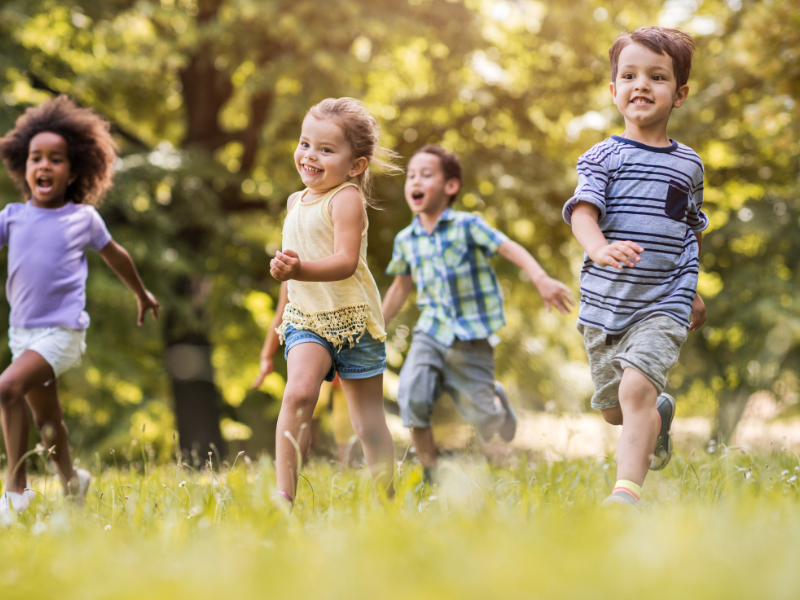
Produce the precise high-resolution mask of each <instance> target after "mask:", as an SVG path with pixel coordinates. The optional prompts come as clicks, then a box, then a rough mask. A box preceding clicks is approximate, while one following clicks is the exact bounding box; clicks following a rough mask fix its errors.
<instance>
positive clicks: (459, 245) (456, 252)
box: [441, 237, 469, 269]
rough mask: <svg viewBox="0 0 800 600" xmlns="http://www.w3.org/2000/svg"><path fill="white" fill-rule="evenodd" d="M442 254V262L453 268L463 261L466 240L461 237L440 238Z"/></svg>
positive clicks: (466, 247)
mask: <svg viewBox="0 0 800 600" xmlns="http://www.w3.org/2000/svg"><path fill="white" fill-rule="evenodd" d="M441 243H442V254H443V255H444V263H445V264H446V265H447V266H448V267H450V268H451V269H454V268H456V267H458V266H459V265H461V264H463V262H464V255H465V254H466V253H467V250H468V247H469V246H468V244H467V241H466V240H465V239H463V238H461V237H458V238H456V239H455V240H452V241H450V240H442V242H441Z"/></svg>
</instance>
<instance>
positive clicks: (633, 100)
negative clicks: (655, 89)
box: [631, 96, 654, 104]
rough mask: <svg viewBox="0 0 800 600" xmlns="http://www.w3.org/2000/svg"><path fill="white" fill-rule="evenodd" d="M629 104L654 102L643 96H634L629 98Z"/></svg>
mask: <svg viewBox="0 0 800 600" xmlns="http://www.w3.org/2000/svg"><path fill="white" fill-rule="evenodd" d="M631 104H654V102H653V101H652V100H650V99H649V98H644V97H643V96H635V97H634V98H631Z"/></svg>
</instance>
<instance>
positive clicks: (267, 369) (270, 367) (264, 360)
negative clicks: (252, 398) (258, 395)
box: [251, 354, 275, 390]
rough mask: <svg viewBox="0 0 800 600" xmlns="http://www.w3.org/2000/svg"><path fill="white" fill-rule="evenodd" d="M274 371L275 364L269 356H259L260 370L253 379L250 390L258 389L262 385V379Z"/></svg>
mask: <svg viewBox="0 0 800 600" xmlns="http://www.w3.org/2000/svg"><path fill="white" fill-rule="evenodd" d="M274 370H275V363H274V361H273V360H272V357H271V356H264V355H263V354H262V355H261V370H260V371H259V372H258V375H256V378H255V379H253V383H252V386H251V387H252V388H253V389H254V390H255V389H258V388H259V387H260V386H261V384H262V383H264V378H265V377H266V376H267V375H269V374H270V373H272V372H273V371H274Z"/></svg>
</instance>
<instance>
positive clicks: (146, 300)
mask: <svg viewBox="0 0 800 600" xmlns="http://www.w3.org/2000/svg"><path fill="white" fill-rule="evenodd" d="M136 303H137V304H138V305H139V319H138V321H137V323H138V324H139V326H141V325H144V316H145V314H147V311H148V310H149V311H150V312H151V313H153V320H154V321H158V311H160V310H161V305H160V304H159V303H158V300H156V297H155V296H153V294H151V293H150V292H149V291H147V290H145V291H144V296H140V297H137V298H136Z"/></svg>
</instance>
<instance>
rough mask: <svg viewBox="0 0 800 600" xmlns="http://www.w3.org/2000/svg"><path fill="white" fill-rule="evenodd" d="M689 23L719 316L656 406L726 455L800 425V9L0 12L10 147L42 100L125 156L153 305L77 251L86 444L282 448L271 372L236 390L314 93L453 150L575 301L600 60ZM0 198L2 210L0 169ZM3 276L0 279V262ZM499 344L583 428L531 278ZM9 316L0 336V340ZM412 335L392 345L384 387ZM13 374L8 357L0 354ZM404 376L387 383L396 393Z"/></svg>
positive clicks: (647, 0)
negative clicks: (768, 429)
mask: <svg viewBox="0 0 800 600" xmlns="http://www.w3.org/2000/svg"><path fill="white" fill-rule="evenodd" d="M653 23H660V24H664V25H670V26H680V27H682V28H684V29H686V30H687V31H689V32H691V33H693V34H694V35H695V40H696V42H697V46H698V50H697V54H696V59H695V65H694V69H693V72H692V78H691V80H690V82H689V85H690V89H691V92H690V98H689V101H688V102H687V104H686V105H685V106H684V107H683V108H682V109H680V110H679V111H678V112H677V113H676V114H675V115H674V118H673V121H672V123H671V129H670V135H671V136H672V137H674V138H676V139H679V140H680V141H682V142H683V143H685V144H687V145H689V146H692V147H693V148H695V150H697V151H698V152H699V153H700V155H701V156H702V157H703V159H704V161H705V164H706V178H707V181H706V202H707V204H706V210H707V211H708V213H709V215H710V217H711V223H712V226H711V228H710V230H709V231H708V232H707V234H706V237H705V242H704V256H703V267H704V272H703V274H702V275H701V281H700V290H701V292H702V293H703V295H704V297H705V299H706V303H707V306H708V313H709V322H708V325H707V326H706V327H705V328H704V330H703V331H702V333H700V334H693V335H692V336H690V338H691V339H690V341H689V343H688V344H687V346H686V348H685V349H684V353H683V357H684V360H682V361H681V364H680V365H679V367H678V368H676V370H675V371H674V372H673V374H672V376H671V381H670V385H671V387H672V389H673V390H674V391H675V392H676V393H677V394H679V395H681V413H682V414H698V415H707V416H715V417H716V418H717V422H718V430H719V431H718V433H719V435H722V436H725V437H727V436H729V435H730V433H731V432H732V430H733V427H734V426H735V424H736V421H737V420H738V418H739V416H740V415H741V412H742V410H743V408H744V404H745V403H746V400H747V398H748V397H749V396H750V395H751V394H752V393H753V392H754V391H758V390H769V391H771V392H772V393H773V394H775V397H776V399H777V400H778V401H779V402H781V403H783V404H784V405H785V406H786V407H787V409H789V411H791V410H792V407H794V406H796V405H797V401H798V395H797V394H798V385H800V384H799V383H798V378H797V376H796V373H797V366H798V365H797V362H798V352H797V346H798V345H797V341H798V337H800V320H799V319H798V303H797V302H798V301H797V297H798V295H797V293H796V291H797V286H798V275H797V269H796V267H797V264H796V262H797V256H798V253H799V252H800V248H799V247H798V242H797V240H798V239H800V238H799V237H798V228H799V227H800V222H799V221H798V217H800V207H798V206H797V192H798V186H799V185H800V182H799V180H798V173H800V165H799V164H798V160H799V159H798V157H800V131H799V130H798V128H799V126H798V123H799V122H800V121H799V117H800V115H799V114H798V107H797V105H796V98H798V87H799V86H800V50H799V49H800V2H798V1H797V0H772V1H771V2H755V1H747V0H741V1H739V0H727V1H721V0H704V1H703V2H699V1H694V0H668V1H667V2H660V1H655V0H644V1H639V2H635V3H634V2H630V1H623V0H617V1H611V2H599V1H590V0H575V1H570V2H556V1H554V0H547V1H539V2H536V1H532V0H517V1H512V0H463V1H459V0H455V1H449V0H408V1H402V2H396V1H394V0H370V1H369V2H366V1H363V0H362V1H356V0H331V1H330V2H327V3H326V4H325V9H324V10H320V8H319V5H318V3H315V2H286V1H283V0H160V1H157V0H138V1H133V0H104V1H100V0H81V1H79V2H78V1H76V2H69V1H60V2H55V1H47V0H41V1H40V0H28V1H23V0H10V1H8V2H5V3H4V4H3V5H2V7H0V130H2V131H3V132H4V131H7V130H8V129H9V128H10V127H11V126H12V125H13V122H14V120H15V119H16V118H17V117H18V116H19V115H20V114H21V113H22V112H23V111H24V109H25V108H26V107H27V106H30V105H32V104H36V103H38V102H41V101H43V100H45V99H47V98H49V97H51V96H52V95H53V94H55V93H66V94H69V95H71V96H73V97H74V98H75V99H76V100H77V101H78V102H80V103H81V104H83V105H85V106H92V107H94V108H95V109H96V110H97V111H98V112H100V113H101V114H104V115H105V116H107V117H108V118H109V119H110V120H111V121H112V123H113V124H114V126H115V130H116V131H117V134H118V139H119V142H120V145H121V148H122V152H121V159H120V161H119V163H118V165H117V184H116V186H115V189H114V190H113V192H112V194H111V195H110V196H109V198H108V199H107V200H106V202H105V204H104V205H103V206H102V207H101V209H100V210H101V214H102V215H103V216H104V218H105V219H106V221H107V223H108V225H109V228H110V230H111V232H112V235H114V237H115V238H116V239H117V240H118V241H119V242H121V243H122V244H123V245H125V247H126V248H128V250H129V251H130V252H131V254H132V255H133V256H134V258H135V260H136V262H137V264H138V265H139V266H140V269H141V271H142V275H143V277H144V279H145V281H146V282H147V284H148V286H150V288H151V289H152V290H153V291H154V292H155V293H156V295H157V296H158V298H159V299H160V301H161V302H162V304H163V305H164V306H165V307H166V308H167V310H166V311H165V314H164V318H163V319H162V321H161V322H159V323H157V324H154V323H148V324H147V325H146V326H144V327H143V328H141V329H137V328H136V327H135V324H134V317H135V303H134V301H133V298H132V297H130V296H129V293H128V292H127V290H126V289H125V288H124V287H123V286H122V284H120V283H119V282H118V281H117V280H116V278H115V277H114V276H113V274H111V273H110V272H109V271H108V270H107V269H106V268H105V266H104V265H103V264H102V261H99V260H96V257H92V260H91V266H90V271H91V276H90V279H89V288H88V310H89V312H90V314H91V315H92V327H91V328H90V332H89V336H88V343H89V352H88V354H87V356H86V358H85V360H84V362H83V365H82V366H81V367H80V368H79V369H75V370H73V371H72V372H70V373H69V374H68V375H67V376H65V377H64V379H63V382H62V383H63V388H64V404H65V410H66V415H67V419H68V421H69V422H70V423H71V424H72V428H71V431H72V434H73V438H74V440H75V442H76V443H77V444H78V445H79V446H81V447H83V448H84V449H90V448H97V449H100V448H105V447H109V446H119V445H121V444H123V443H126V442H128V441H130V440H131V439H135V440H138V441H139V442H143V443H146V444H148V445H149V447H150V448H152V451H153V452H154V453H169V452H171V451H172V450H173V447H174V439H175V437H174V435H173V431H178V432H179V434H180V441H181V445H182V446H183V447H184V448H185V449H187V450H192V449H194V450H196V451H199V452H203V453H204V452H206V451H207V449H208V445H209V443H213V444H214V445H215V447H217V448H218V449H219V450H220V451H224V447H223V445H224V443H225V441H226V440H228V441H234V442H236V443H237V444H241V443H245V441H246V444H247V446H248V448H250V449H253V450H254V451H255V450H260V449H269V448H271V446H272V442H273V436H274V428H273V429H272V430H271V426H269V423H270V422H271V421H272V419H273V418H274V416H275V414H276V413H277V410H278V407H279V401H280V397H281V394H282V389H283V381H284V379H283V376H284V375H285V365H283V364H282V362H281V359H280V357H279V360H278V363H279V367H278V372H277V373H276V374H274V375H272V376H271V377H270V378H269V379H268V381H267V383H266V384H265V386H264V387H263V389H262V390H260V391H250V390H249V389H248V385H249V382H250V381H251V380H252V378H253V376H254V375H255V373H256V371H257V369H258V364H257V363H258V352H259V348H260V345H261V342H262V340H263V336H264V334H265V331H266V326H267V325H268V323H269V321H270V320H271V318H272V307H273V306H274V299H275V298H276V297H277V291H278V286H277V285H276V284H275V282H274V281H272V280H271V279H270V277H269V274H268V264H269V258H270V257H271V256H272V254H273V253H274V252H275V250H276V249H278V248H279V247H280V230H281V223H282V217H283V214H284V212H285V209H284V207H285V200H286V198H287V196H288V195H289V194H290V193H291V192H293V191H295V190H296V189H298V188H299V186H300V185H301V184H300V181H299V177H298V176H297V174H296V172H295V171H294V165H293V162H292V151H293V148H294V146H295V144H296V137H297V133H298V131H299V126H300V122H301V120H302V117H303V115H304V114H305V112H306V111H307V110H308V108H309V107H310V106H311V105H312V104H314V103H315V102H318V101H319V100H321V99H323V98H325V97H328V96H343V95H349V96H354V97H358V98H361V99H363V100H364V101H365V102H366V103H367V105H368V106H369V108H370V109H371V110H372V111H373V112H374V113H375V115H376V116H377V117H378V118H379V120H380V121H381V122H382V125H383V127H384V130H385V133H386V135H387V139H388V141H389V142H390V144H391V145H392V146H393V147H394V148H395V149H396V150H397V151H398V152H399V153H400V155H401V156H403V157H408V156H410V155H411V153H413V151H414V150H415V149H416V148H418V147H419V146H421V145H423V144H424V143H428V142H435V143H441V144H442V145H444V146H446V147H448V148H450V149H452V150H455V151H456V152H457V153H459V154H460V155H461V157H462V159H463V160H464V164H465V171H466V181H465V186H464V192H463V194H462V196H461V198H460V201H459V208H461V209H463V210H471V211H472V210H474V211H479V212H480V213H481V214H482V215H483V216H484V217H485V218H486V219H487V220H488V221H489V222H490V223H492V224H494V225H495V226H497V227H499V228H500V229H502V230H503V231H506V232H507V233H508V234H509V235H511V237H513V238H514V239H516V240H517V241H519V242H520V243H522V244H523V245H525V246H526V247H527V248H529V249H530V250H531V251H532V252H533V254H534V255H535V256H536V257H537V259H539V260H540V262H541V263H542V264H543V266H544V267H545V268H546V269H547V270H548V272H550V273H551V274H553V275H554V276H557V277H559V278H561V279H562V280H565V281H567V282H568V283H570V284H571V285H572V286H573V288H574V289H576V291H577V281H576V274H577V272H578V265H579V263H580V260H581V256H580V249H579V248H578V246H577V244H576V243H575V242H574V240H573V239H572V236H571V233H570V231H569V228H568V227H567V226H566V225H565V224H563V221H562V220H561V216H560V209H561V206H562V204H563V202H564V201H565V200H566V199H567V198H568V197H569V196H570V195H571V193H572V190H573V189H574V184H575V174H574V165H575V161H576V159H577V157H578V156H579V155H580V154H581V153H582V152H584V151H585V150H586V149H587V148H588V147H590V146H591V145H592V144H594V143H596V142H598V141H600V140H601V139H603V138H604V137H605V136H607V135H609V134H611V133H618V132H619V131H621V119H620V117H619V115H618V114H617V111H616V109H615V108H614V106H613V104H612V103H611V100H610V96H609V93H608V90H607V82H608V79H609V76H610V75H609V67H608V60H607V50H608V47H609V46H610V44H611V42H612V41H613V39H614V38H615V37H616V35H617V33H618V32H619V31H620V30H622V29H632V28H635V27H638V26H640V25H644V24H653ZM0 190H2V192H3V194H2V201H3V203H5V202H12V201H18V199H19V198H18V195H17V194H16V192H15V191H14V190H13V188H12V187H11V185H10V182H9V181H8V179H7V178H6V177H5V175H4V174H3V175H2V176H0ZM377 195H378V196H379V197H380V198H381V199H382V200H383V204H382V210H380V211H373V212H371V214H370V220H371V228H370V252H369V254H370V257H369V258H370V261H371V262H370V264H371V267H372V269H373V273H374V274H375V275H376V278H377V279H378V283H379V286H380V287H381V288H382V290H385V288H386V286H388V284H389V280H388V278H386V277H384V276H383V275H382V272H383V269H384V268H385V266H386V264H387V263H388V261H389V257H390V254H391V247H392V240H393V238H394V235H395V234H396V233H397V232H398V231H399V230H400V229H401V228H402V227H404V226H405V225H406V224H408V222H409V221H410V212H409V211H408V209H407V207H406V205H405V202H404V200H403V195H402V180H401V179H400V178H388V177H384V178H380V177H379V178H378V181H377ZM0 268H1V269H2V270H3V276H5V261H3V263H2V267H0ZM497 268H498V273H499V275H500V278H501V282H502V286H503V290H504V293H505V295H506V308H507V313H508V321H509V326H508V327H506V328H505V329H504V330H503V331H501V337H502V338H503V341H504V343H503V344H502V345H501V346H500V347H499V348H498V356H497V358H498V361H497V362H498V376H499V378H500V379H501V380H502V381H504V382H505V383H506V384H507V386H508V387H509V389H510V391H511V393H512V396H513V400H515V401H516V402H518V403H519V404H520V405H522V406H525V407H529V408H537V409H543V408H545V407H548V408H551V409H552V408H556V409H561V410H583V409H584V408H586V406H587V401H588V397H589V396H590V394H591V382H590V380H589V377H588V370H587V368H586V365H585V355H584V353H583V349H582V343H581V339H580V337H579V335H578V334H577V333H576V332H575V331H574V320H575V315H573V316H572V317H570V318H564V317H560V316H556V315H552V314H546V313H545V312H544V311H543V310H542V303H541V300H540V299H539V297H538V295H537V294H536V293H535V289H534V288H533V287H532V285H531V284H530V282H528V281H525V280H524V276H523V275H520V273H518V272H517V270H516V269H515V268H512V267H511V266H510V265H508V264H505V263H503V262H498V263H497ZM7 311H8V307H7V304H6V303H2V304H0V312H2V314H0V317H2V318H7ZM415 318H416V313H415V310H414V308H413V307H408V308H407V309H406V310H405V311H404V312H403V313H402V314H401V316H400V317H399V318H398V321H397V322H396V323H394V324H393V326H392V328H391V331H390V332H389V333H390V335H389V338H388V340H387V342H388V348H387V351H388V356H389V362H390V364H391V368H392V371H393V372H395V373H396V372H397V371H398V370H399V367H400V366H401V365H402V360H403V357H404V352H405V351H406V350H407V347H408V342H409V341H410V331H409V328H410V327H411V326H412V325H413V322H414V320H415ZM0 352H2V360H4V361H5V363H7V362H8V361H9V360H10V354H9V352H8V350H7V349H6V345H5V344H2V345H0ZM393 384H394V379H393V377H392V376H391V375H389V376H387V394H388V396H389V397H391V395H392V390H393V387H394V385H393Z"/></svg>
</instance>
